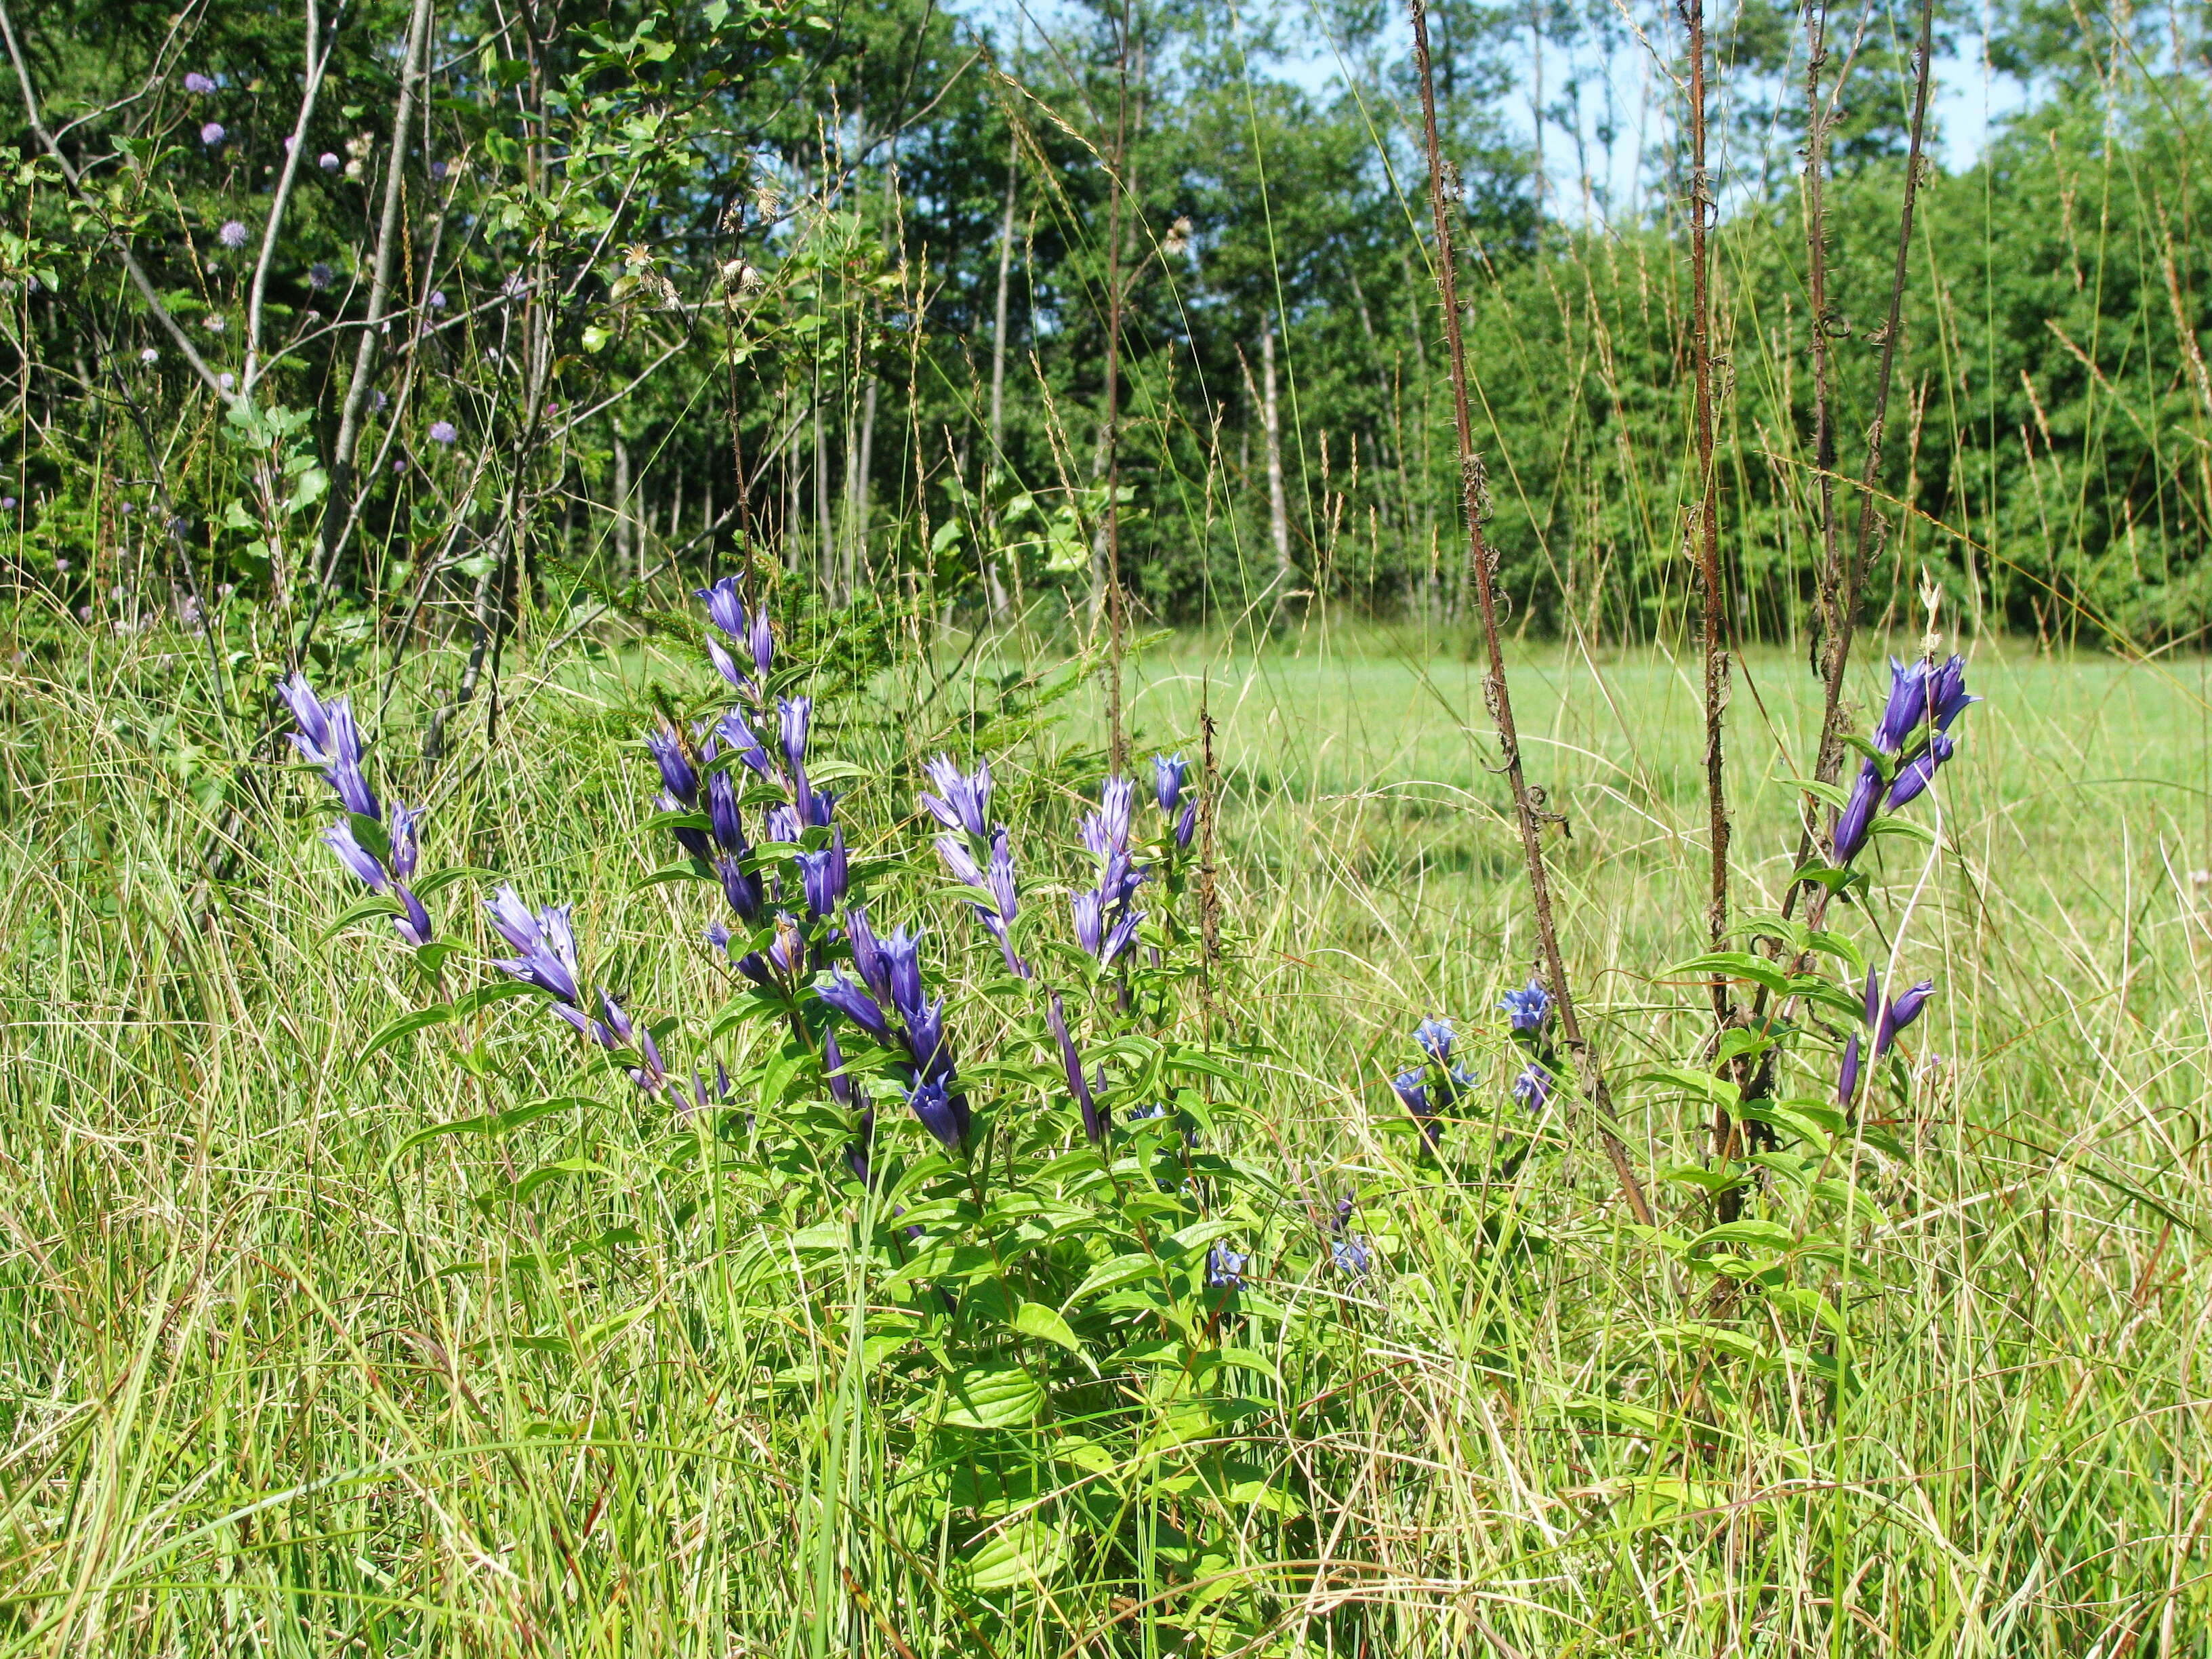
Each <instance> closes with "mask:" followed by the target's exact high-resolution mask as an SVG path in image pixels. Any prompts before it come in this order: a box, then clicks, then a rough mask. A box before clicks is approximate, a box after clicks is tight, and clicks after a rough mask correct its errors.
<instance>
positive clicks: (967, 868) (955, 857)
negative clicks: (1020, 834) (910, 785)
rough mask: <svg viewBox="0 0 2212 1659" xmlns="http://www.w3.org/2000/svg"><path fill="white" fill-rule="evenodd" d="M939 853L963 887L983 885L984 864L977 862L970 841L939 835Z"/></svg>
mask: <svg viewBox="0 0 2212 1659" xmlns="http://www.w3.org/2000/svg"><path fill="white" fill-rule="evenodd" d="M924 799H927V797H924ZM937 855H938V857H939V858H941V859H943V860H945V868H946V869H948V870H950V871H951V872H952V878H953V880H955V881H957V882H958V883H960V884H961V885H963V887H981V885H982V884H983V866H981V865H980V864H978V863H976V862H975V854H973V853H971V852H969V850H968V843H967V842H966V840H965V839H963V837H961V836H939V837H938V838H937Z"/></svg>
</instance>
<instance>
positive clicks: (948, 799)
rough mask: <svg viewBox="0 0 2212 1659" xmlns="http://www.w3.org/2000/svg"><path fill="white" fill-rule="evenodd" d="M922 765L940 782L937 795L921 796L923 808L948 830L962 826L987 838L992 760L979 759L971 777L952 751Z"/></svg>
mask: <svg viewBox="0 0 2212 1659" xmlns="http://www.w3.org/2000/svg"><path fill="white" fill-rule="evenodd" d="M923 770H924V771H925V772H927V774H928V775H929V781H931V782H932V783H933V784H935V785H936V786H937V790H938V793H936V794H934V795H929V794H925V795H924V796H922V798H921V805H922V808H923V810H924V811H927V813H928V814H929V815H930V816H931V817H933V818H935V819H936V820H937V821H938V822H939V823H941V824H943V825H944V826H945V828H946V829H963V830H965V831H967V833H968V834H969V835H970V836H974V837H975V839H976V840H978V841H983V840H987V839H988V837H989V836H990V833H991V832H990V829H989V828H988V827H987V814H988V813H989V811H990V807H991V763H990V762H988V761H987V760H986V761H978V762H976V763H975V775H973V776H972V777H971V776H968V775H963V773H962V772H961V770H960V769H959V767H957V765H955V764H954V763H953V760H952V757H951V756H950V755H939V757H937V758H936V759H935V760H933V761H931V762H929V763H927V765H926V766H925V767H923ZM939 844H940V845H942V843H939ZM977 885H979V886H980V885H981V883H978V884H977Z"/></svg>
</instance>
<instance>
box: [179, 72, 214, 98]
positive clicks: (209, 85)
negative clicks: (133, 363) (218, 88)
mask: <svg viewBox="0 0 2212 1659" xmlns="http://www.w3.org/2000/svg"><path fill="white" fill-rule="evenodd" d="M214 90H215V82H213V81H211V80H210V79H209V78H208V77H207V76H204V75H202V74H201V73H200V72H199V71H198V70H192V71H191V73H190V74H189V75H187V76H185V91H186V92H189V93H191V94H192V95H193V96H194V97H195V98H204V97H206V96H207V95H208V94H210V93H211V92H213V91H214Z"/></svg>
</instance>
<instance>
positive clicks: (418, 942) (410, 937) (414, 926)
mask: <svg viewBox="0 0 2212 1659" xmlns="http://www.w3.org/2000/svg"><path fill="white" fill-rule="evenodd" d="M392 896H393V897H394V898H396V899H398V901H399V902H400V905H401V906H402V908H403V910H404V914H402V915H396V916H394V917H392V932H393V933H397V934H398V935H399V937H400V938H401V939H404V940H405V941H406V942H407V943H408V944H410V945H413V946H414V947H415V948H416V950H418V951H419V950H421V949H422V947H423V946H424V945H428V943H429V942H430V941H431V940H432V939H435V937H436V936H437V929H435V927H432V926H431V925H430V913H429V912H428V910H425V909H424V908H422V900H421V899H418V898H416V896H415V893H414V890H413V889H411V888H410V887H409V886H408V885H407V884H406V883H405V882H404V881H395V882H393V883H392Z"/></svg>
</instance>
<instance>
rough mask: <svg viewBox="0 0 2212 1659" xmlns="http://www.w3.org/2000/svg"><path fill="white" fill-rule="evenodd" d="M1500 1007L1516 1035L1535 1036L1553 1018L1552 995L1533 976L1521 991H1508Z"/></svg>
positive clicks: (1501, 999) (1500, 1001)
mask: <svg viewBox="0 0 2212 1659" xmlns="http://www.w3.org/2000/svg"><path fill="white" fill-rule="evenodd" d="M1498 1006H1499V1007H1500V1008H1502V1009H1503V1010H1504V1012H1505V1018H1506V1020H1507V1023H1508V1024H1510V1025H1511V1026H1512V1028H1513V1030H1514V1031H1515V1033H1516V1035H1519V1036H1534V1035H1535V1034H1536V1033H1537V1032H1539V1031H1541V1030H1543V1029H1544V1022H1545V1021H1546V1020H1547V1019H1549V1018H1551V1017H1552V994H1551V993H1550V992H1549V991H1547V990H1546V989H1545V988H1544V986H1543V982H1542V981H1541V980H1538V979H1536V978H1535V977H1534V975H1531V976H1530V978H1529V981H1528V984H1526V985H1525V986H1523V987H1522V988H1521V989H1519V990H1517V991H1508V992H1507V993H1506V994H1504V996H1503V997H1500V998H1499V999H1498Z"/></svg>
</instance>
